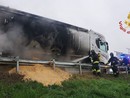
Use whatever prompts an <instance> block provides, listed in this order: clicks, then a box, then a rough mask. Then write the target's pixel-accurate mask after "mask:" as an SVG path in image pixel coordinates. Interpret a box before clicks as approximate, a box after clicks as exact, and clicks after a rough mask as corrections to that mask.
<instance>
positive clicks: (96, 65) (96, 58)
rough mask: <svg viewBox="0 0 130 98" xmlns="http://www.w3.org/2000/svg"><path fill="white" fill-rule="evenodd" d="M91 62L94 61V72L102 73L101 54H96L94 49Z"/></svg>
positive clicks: (96, 73) (95, 73)
mask: <svg viewBox="0 0 130 98" xmlns="http://www.w3.org/2000/svg"><path fill="white" fill-rule="evenodd" d="M90 58H91V63H92V72H93V74H94V75H98V76H100V75H101V71H100V67H99V56H98V54H96V52H95V51H94V50H92V51H91V53H90Z"/></svg>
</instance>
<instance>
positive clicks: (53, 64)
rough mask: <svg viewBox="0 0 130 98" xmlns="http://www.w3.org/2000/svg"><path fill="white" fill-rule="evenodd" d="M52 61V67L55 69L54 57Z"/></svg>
mask: <svg viewBox="0 0 130 98" xmlns="http://www.w3.org/2000/svg"><path fill="white" fill-rule="evenodd" d="M52 62H53V63H52V66H53V69H54V70H55V59H53V60H52Z"/></svg>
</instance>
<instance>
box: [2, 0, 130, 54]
mask: <svg viewBox="0 0 130 98" xmlns="http://www.w3.org/2000/svg"><path fill="white" fill-rule="evenodd" d="M0 5H3V6H8V7H10V8H14V9H18V10H21V11H25V12H29V13H32V14H36V15H40V16H43V17H47V18H50V19H54V20H58V21H61V22H65V23H69V24H72V25H75V26H79V27H82V28H85V29H88V30H90V29H92V30H94V31H96V32H98V33H101V34H103V35H104V36H105V38H106V40H107V41H108V43H109V49H110V50H109V52H114V51H120V52H124V53H128V49H127V48H130V34H127V33H126V32H123V31H122V30H120V26H119V22H120V21H122V24H123V25H122V26H123V28H125V27H126V25H125V24H124V21H125V20H126V19H127V16H128V13H129V12H130V0H0ZM126 30H127V31H130V28H126Z"/></svg>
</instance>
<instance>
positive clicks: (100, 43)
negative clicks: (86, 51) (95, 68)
mask: <svg viewBox="0 0 130 98" xmlns="http://www.w3.org/2000/svg"><path fill="white" fill-rule="evenodd" d="M96 44H97V47H98V48H99V49H101V50H102V51H104V52H107V51H108V50H109V49H108V43H107V42H103V41H101V39H99V38H98V39H97V40H96Z"/></svg>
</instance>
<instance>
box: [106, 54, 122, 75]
mask: <svg viewBox="0 0 130 98" xmlns="http://www.w3.org/2000/svg"><path fill="white" fill-rule="evenodd" d="M109 63H111V67H112V70H113V74H114V76H118V75H119V72H118V64H119V59H118V58H117V57H115V56H114V54H113V53H110V59H109V60H108V62H107V63H106V65H107V64H109Z"/></svg>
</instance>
